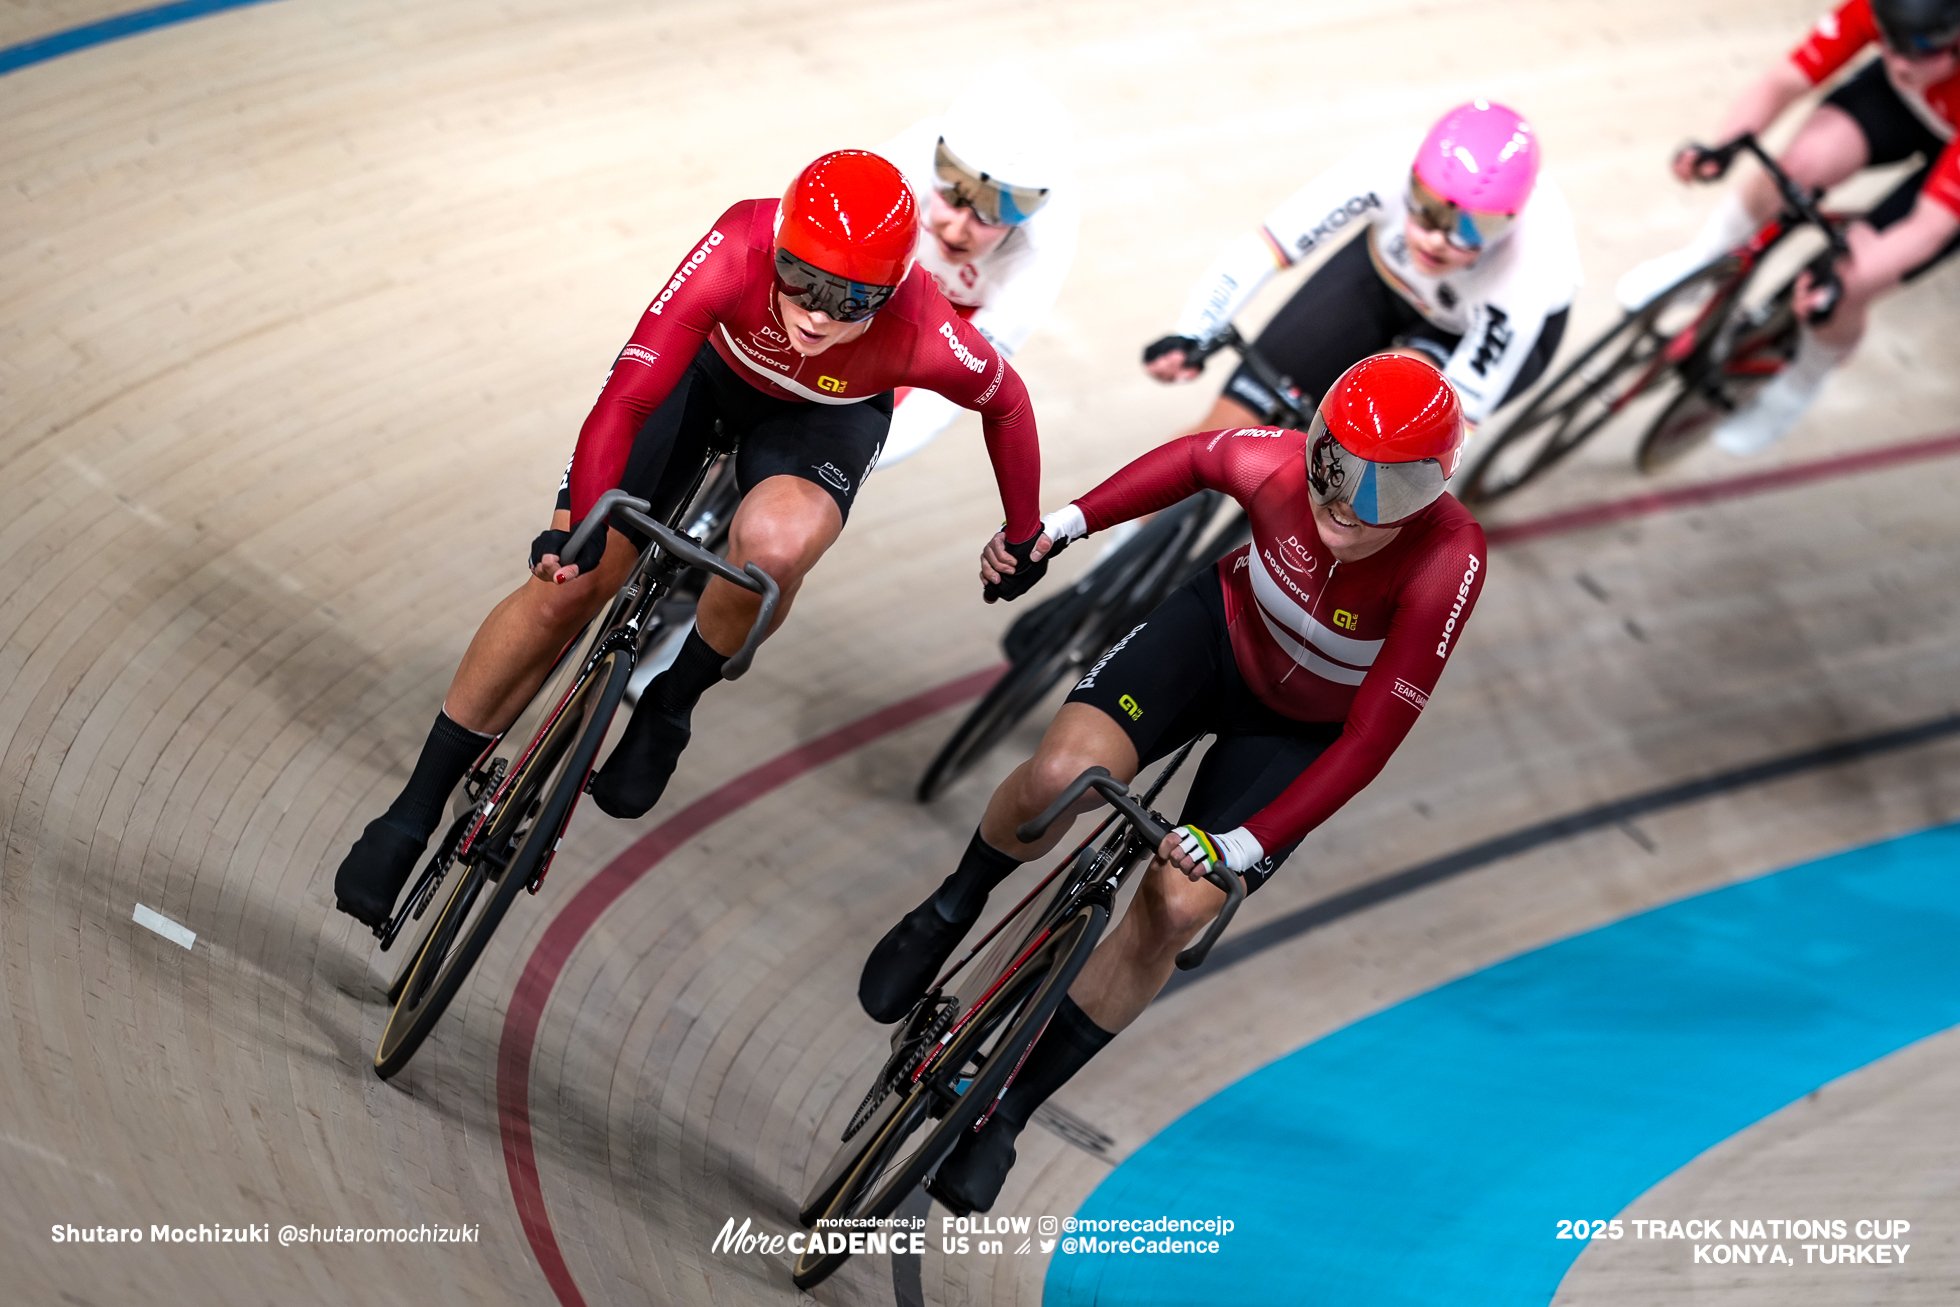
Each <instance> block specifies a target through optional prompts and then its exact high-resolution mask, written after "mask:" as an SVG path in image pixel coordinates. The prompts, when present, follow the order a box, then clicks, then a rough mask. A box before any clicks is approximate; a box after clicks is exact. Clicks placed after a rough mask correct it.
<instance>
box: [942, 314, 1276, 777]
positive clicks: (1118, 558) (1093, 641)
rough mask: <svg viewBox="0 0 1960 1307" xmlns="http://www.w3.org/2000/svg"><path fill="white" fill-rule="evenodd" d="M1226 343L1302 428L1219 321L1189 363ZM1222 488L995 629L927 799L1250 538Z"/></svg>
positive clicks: (1196, 498)
mask: <svg viewBox="0 0 1960 1307" xmlns="http://www.w3.org/2000/svg"><path fill="white" fill-rule="evenodd" d="M1227 347H1229V348H1232V349H1235V350H1237V351H1238V352H1239V354H1240V355H1241V356H1242V357H1243V358H1244V359H1245V362H1246V365H1247V366H1248V367H1249V368H1250V369H1251V371H1252V373H1253V375H1255V376H1256V377H1258V378H1259V380H1260V381H1261V382H1262V383H1264V385H1265V387H1266V389H1267V391H1268V392H1269V393H1271V394H1272V395H1273V396H1274V397H1275V398H1274V400H1273V403H1272V405H1271V406H1270V407H1269V409H1268V410H1267V412H1265V413H1264V414H1262V415H1261V417H1262V420H1263V421H1264V422H1266V424H1267V425H1269V426H1276V427H1290V428H1295V429H1301V430H1304V429H1305V427H1306V425H1307V423H1308V422H1310V421H1311V420H1312V419H1313V409H1312V407H1311V406H1310V405H1308V404H1307V403H1306V401H1305V400H1304V399H1303V398H1302V396H1301V395H1300V391H1299V388H1298V387H1297V386H1295V385H1294V384H1293V382H1292V381H1291V380H1289V379H1288V378H1287V377H1286V376H1285V375H1284V374H1282V373H1281V372H1280V371H1279V370H1278V369H1277V368H1275V367H1273V365H1272V364H1271V363H1270V362H1269V361H1267V359H1266V358H1265V356H1264V355H1262V354H1260V353H1259V352H1258V350H1257V349H1255V348H1254V347H1253V345H1252V344H1251V342H1249V341H1247V340H1246V339H1245V338H1244V337H1243V336H1241V335H1240V334H1239V332H1238V329H1237V328H1236V327H1233V326H1231V325H1230V324H1227V325H1226V327H1225V329H1224V330H1223V331H1221V332H1219V333H1218V334H1217V335H1216V336H1214V337H1213V338H1212V339H1211V340H1210V341H1208V342H1206V344H1205V345H1204V346H1203V347H1202V349H1201V350H1199V351H1194V352H1193V354H1192V355H1191V365H1192V366H1194V367H1196V366H1198V365H1200V364H1202V363H1203V362H1204V360H1205V359H1207V358H1209V357H1211V355H1213V354H1215V353H1216V352H1218V351H1219V350H1221V349H1224V348H1227ZM1224 503H1225V496H1224V495H1221V494H1219V493H1218V492H1217V491H1216V490H1201V491H1199V492H1198V493H1197V494H1195V495H1192V496H1191V497H1190V498H1188V499H1185V500H1184V501H1182V502H1181V503H1178V504H1174V505H1172V506H1171V507H1169V508H1167V509H1165V510H1163V511H1162V512H1160V513H1158V514H1157V515H1156V516H1154V517H1152V518H1151V519H1150V521H1149V522H1147V523H1145V524H1144V525H1143V526H1142V527H1141V528H1139V529H1138V530H1137V531H1136V533H1135V534H1134V535H1132V536H1130V537H1129V538H1128V539H1126V540H1123V541H1121V542H1120V543H1118V544H1117V545H1115V546H1114V547H1113V548H1112V549H1111V550H1110V551H1109V552H1108V554H1107V555H1106V556H1105V557H1104V558H1102V559H1100V560H1099V561H1098V562H1097V563H1096V565H1095V566H1094V567H1092V568H1090V569H1089V570H1088V571H1087V572H1085V573H1083V574H1082V576H1081V578H1080V579H1078V580H1077V581H1076V582H1075V584H1074V585H1072V586H1070V587H1069V588H1068V589H1066V590H1064V591H1062V592H1061V593H1060V594H1057V595H1055V596H1053V597H1052V598H1049V599H1047V600H1044V601H1043V602H1041V603H1039V604H1037V605H1035V606H1034V607H1033V608H1031V609H1029V610H1028V611H1027V612H1026V613H1024V614H1022V615H1021V616H1020V617H1019V618H1017V619H1016V620H1015V622H1014V623H1013V625H1011V626H1009V627H1008V628H1007V632H1006V634H1005V635H1003V636H1002V637H1001V652H1003V653H1004V654H1006V655H1007V664H1008V666H1007V670H1006V671H1005V672H1003V673H1002V674H1001V677H1000V679H999V680H997V681H995V682H994V684H993V686H992V687H991V688H989V689H988V691H987V693H986V694H984V695H983V696H981V699H980V702H979V703H977V704H975V705H974V707H973V709H972V711H971V712H969V713H968V714H967V715H966V718H965V719H964V720H963V721H961V722H960V724H959V725H958V726H956V727H954V728H953V733H952V734H951V735H950V736H948V737H947V739H946V743H945V744H943V745H941V746H940V749H939V752H938V753H937V754H935V755H934V756H933V759H932V761H931V762H930V763H928V764H927V765H926V770H925V774H924V775H923V776H921V777H920V779H919V785H918V790H917V791H916V793H917V797H918V800H919V802H920V803H931V802H932V801H933V800H935V799H937V798H938V797H939V796H940V795H942V794H944V793H945V792H946V791H947V790H948V789H949V788H951V786H952V785H953V783H954V782H955V781H957V780H959V779H960V778H961V777H962V776H964V775H966V774H967V772H969V771H971V770H972V769H973V767H974V765H975V764H976V763H978V762H979V761H980V759H981V758H983V757H985V756H986V755H987V754H988V753H989V752H990V751H992V749H993V748H994V746H995V745H997V744H999V743H1000V742H1001V741H1002V740H1004V739H1006V738H1007V735H1008V733H1009V732H1010V731H1012V730H1013V729H1014V728H1015V727H1016V726H1018V725H1019V724H1020V722H1021V719H1022V718H1024V717H1026V716H1027V715H1028V714H1029V713H1030V712H1033V711H1034V709H1035V707H1036V706H1037V705H1038V704H1040V703H1041V701H1042V700H1043V699H1045V698H1046V697H1047V696H1048V692H1049V691H1050V690H1052V689H1054V688H1055V686H1056V685H1058V684H1060V683H1061V682H1062V681H1063V680H1064V679H1065V678H1067V677H1069V676H1070V675H1072V674H1079V673H1080V672H1081V671H1082V670H1083V669H1084V668H1085V667H1087V666H1088V665H1089V664H1091V663H1093V662H1095V660H1096V659H1098V658H1100V657H1102V655H1103V654H1104V653H1105V652H1107V651H1108V649H1109V647H1110V646H1111V645H1112V644H1115V643H1116V641H1117V640H1119V639H1120V638H1122V636H1123V633H1124V632H1126V631H1128V630H1130V629H1131V628H1132V627H1134V626H1135V625H1136V624H1137V623H1138V622H1140V621H1142V620H1143V619H1144V618H1145V617H1147V616H1149V614H1150V612H1151V610H1152V609H1154V608H1156V607H1157V605H1158V604H1160V603H1162V602H1163V601H1164V599H1165V597H1166V596H1168V595H1169V594H1170V592H1171V591H1173V590H1175V589H1176V588H1177V587H1178V586H1180V585H1182V584H1184V582H1186V581H1188V580H1190V579H1191V577H1192V576H1193V575H1194V574H1196V573H1197V572H1198V571H1200V570H1201V569H1203V568H1206V567H1209V566H1211V565H1212V564H1214V563H1216V562H1217V561H1218V560H1219V559H1220V558H1223V557H1224V556H1225V555H1226V554H1228V553H1230V552H1231V551H1232V550H1234V549H1236V548H1238V547H1239V546H1240V545H1242V544H1244V543H1245V542H1246V541H1247V540H1249V539H1250V538H1251V534H1252V528H1251V524H1250V523H1249V522H1248V521H1247V520H1246V516H1245V514H1244V513H1243V512H1240V511H1239V510H1238V508H1237V507H1236V506H1233V508H1232V511H1231V512H1230V513H1229V514H1228V515H1226V516H1225V517H1224V519H1223V520H1222V521H1215V519H1217V518H1218V517H1219V508H1220V506H1221V505H1223V504H1224Z"/></svg>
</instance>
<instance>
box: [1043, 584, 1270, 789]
mask: <svg viewBox="0 0 1960 1307" xmlns="http://www.w3.org/2000/svg"><path fill="white" fill-rule="evenodd" d="M1221 650H1222V655H1221ZM1221 656H1222V657H1223V658H1224V659H1227V660H1229V659H1230V657H1231V635H1230V633H1229V631H1228V630H1227V628H1226V625H1225V597H1224V592H1223V590H1222V589H1221V588H1220V586H1219V583H1218V569H1216V568H1212V567H1207V568H1205V569H1204V570H1203V571H1201V572H1199V573H1198V574H1197V575H1196V576H1194V577H1192V578H1191V579H1190V580H1189V581H1186V582H1185V583H1184V584H1183V585H1181V586H1179V587H1178V588H1177V589H1175V590H1173V591H1171V593H1170V595H1169V596H1168V597H1167V598H1166V599H1165V600H1164V602H1162V603H1161V604H1158V605H1157V607H1155V608H1154V609H1152V610H1151V612H1150V615H1149V616H1148V617H1146V618H1144V619H1143V620H1142V621H1141V622H1138V623H1137V624H1136V626H1134V627H1133V628H1131V629H1130V631H1129V632H1128V633H1127V634H1126V635H1124V636H1123V637H1122V638H1121V639H1119V640H1118V641H1117V642H1116V643H1115V644H1113V645H1111V646H1110V648H1109V652H1108V653H1106V654H1104V655H1103V656H1102V657H1101V658H1099V659H1097V660H1096V662H1095V663H1094V664H1093V665H1092V666H1091V667H1090V668H1089V671H1088V674H1087V675H1085V676H1084V677H1083V678H1082V679H1081V680H1080V681H1078V682H1077V683H1076V686H1075V688H1074V689H1073V690H1071V691H1069V696H1068V702H1070V703H1086V704H1088V705H1089V706H1090V707H1092V708H1097V709H1100V710H1101V711H1102V712H1103V713H1104V714H1105V715H1106V716H1108V717H1109V719H1110V720H1111V721H1114V722H1115V723H1116V724H1117V725H1118V726H1120V727H1122V728H1123V731H1124V733H1125V734H1127V735H1128V736H1129V737H1130V743H1131V744H1133V745H1135V746H1136V751H1137V761H1138V763H1139V764H1140V765H1147V764H1149V763H1152V762H1155V761H1156V760H1157V759H1159V758H1162V757H1164V756H1165V755H1166V754H1169V753H1171V752H1172V751H1173V750H1175V749H1177V748H1179V747H1181V746H1182V745H1183V744H1184V742H1185V741H1187V740H1190V739H1192V738H1193V737H1195V736H1198V735H1201V734H1203V733H1204V732H1205V731H1208V730H1210V729H1212V727H1211V725H1210V723H1211V720H1212V719H1213V718H1214V717H1216V716H1217V705H1218V702H1219V692H1220V689H1221V681H1220V674H1221V672H1222V671H1223V667H1222V665H1221V662H1220V659H1221Z"/></svg>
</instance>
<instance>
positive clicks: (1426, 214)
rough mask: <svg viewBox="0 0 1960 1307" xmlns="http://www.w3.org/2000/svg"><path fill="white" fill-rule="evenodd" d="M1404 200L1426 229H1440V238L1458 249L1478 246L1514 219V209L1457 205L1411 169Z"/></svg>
mask: <svg viewBox="0 0 1960 1307" xmlns="http://www.w3.org/2000/svg"><path fill="white" fill-rule="evenodd" d="M1408 202H1409V216H1410V217H1412V218H1414V219H1415V220H1416V222H1417V223H1419V224H1420V225H1422V226H1424V227H1427V228H1428V229H1429V230H1430V231H1439V232H1441V233H1443V239H1445V240H1447V241H1448V242H1449V243H1450V244H1451V245H1454V246H1455V247H1456V248H1457V249H1459V250H1480V249H1482V248H1483V247H1484V246H1486V245H1488V244H1489V243H1490V242H1492V241H1494V240H1496V239H1497V238H1498V237H1499V236H1502V235H1503V234H1504V233H1505V232H1507V231H1509V230H1510V229H1511V224H1512V223H1513V222H1516V221H1517V215H1516V214H1515V213H1476V212H1474V211H1472V210H1470V209H1460V208H1458V207H1457V206H1456V204H1455V203H1454V202H1452V201H1450V200H1446V199H1444V198H1443V197H1442V196H1440V195H1438V194H1437V193H1436V192H1434V191H1432V190H1430V189H1429V187H1427V186H1425V185H1424V184H1423V181H1422V178H1420V177H1418V176H1416V175H1415V173H1413V172H1411V173H1410V174H1409V195H1408Z"/></svg>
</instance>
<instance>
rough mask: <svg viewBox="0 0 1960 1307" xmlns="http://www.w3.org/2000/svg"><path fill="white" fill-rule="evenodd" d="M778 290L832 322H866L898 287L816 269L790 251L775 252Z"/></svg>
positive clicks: (806, 310)
mask: <svg viewBox="0 0 1960 1307" xmlns="http://www.w3.org/2000/svg"><path fill="white" fill-rule="evenodd" d="M776 289H777V290H779V291H781V292H782V293H783V294H784V295H785V296H787V297H788V298H789V300H790V301H791V302H792V303H794V304H795V305H796V306H797V307H798V308H800V309H803V310H804V311H805V312H808V313H821V314H824V315H825V316H827V317H828V318H829V319H830V320H831V321H832V322H863V321H864V320H865V319H866V318H868V317H870V316H871V315H872V314H874V313H876V312H877V311H878V310H879V309H882V308H884V307H885V302H886V301H887V300H889V299H891V297H892V292H893V291H895V290H897V289H898V287H896V286H873V285H870V284H868V283H866V282H862V281H851V280H849V279H848V278H844V277H839V276H836V275H835V274H833V273H828V272H825V271H824V270H823V269H822V268H813V267H811V266H810V265H809V264H807V263H805V262H804V261H803V260H801V259H799V258H797V257H796V256H795V255H794V254H791V253H790V252H789V251H788V250H783V249H779V250H777V251H776Z"/></svg>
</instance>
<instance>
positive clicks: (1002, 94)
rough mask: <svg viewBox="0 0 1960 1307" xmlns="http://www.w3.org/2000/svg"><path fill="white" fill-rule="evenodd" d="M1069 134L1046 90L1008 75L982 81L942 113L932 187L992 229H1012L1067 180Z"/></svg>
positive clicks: (1063, 111) (1066, 121)
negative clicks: (944, 115) (972, 213)
mask: <svg viewBox="0 0 1960 1307" xmlns="http://www.w3.org/2000/svg"><path fill="white" fill-rule="evenodd" d="M1073 139H1074V132H1073V131H1072V130H1071V128H1070V125H1069V117H1068V111H1067V110H1066V109H1064V108H1063V107H1062V103H1061V101H1059V100H1057V99H1056V98H1055V97H1054V96H1053V95H1052V94H1050V93H1049V91H1048V90H1047V88H1045V87H1043V86H1042V85H1041V84H1040V83H1038V82H1036V81H1035V80H1034V79H1033V78H1031V77H1029V76H1027V75H1026V74H1024V73H1019V72H1015V71H1012V70H1008V71H1002V72H998V73H994V74H989V75H987V76H984V77H982V78H981V79H980V80H979V81H978V82H975V83H974V84H973V85H972V86H970V87H968V88H967V90H966V91H965V92H964V93H963V94H962V95H961V96H960V97H959V98H958V99H956V100H954V101H953V104H952V107H951V108H949V109H948V110H947V111H946V117H945V119H944V122H943V123H942V125H941V127H940V136H939V142H938V145H937V147H936V149H935V153H934V158H933V174H934V175H933V186H934V188H935V189H937V190H938V191H939V193H940V195H941V196H942V197H944V198H945V200H946V202H947V203H949V204H952V205H954V206H955V207H962V208H970V209H972V210H973V212H974V216H976V217H978V218H979V219H980V220H981V221H982V222H985V223H988V224H991V225H993V226H997V227H999V226H1006V227H1018V226H1020V225H1021V224H1022V223H1024V222H1026V221H1027V220H1028V219H1029V218H1032V217H1033V216H1034V215H1035V213H1036V212H1037V211H1038V210H1039V209H1040V208H1041V207H1042V205H1044V204H1046V203H1047V202H1048V198H1049V196H1050V195H1051V194H1052V193H1053V191H1054V188H1055V186H1056V185H1057V184H1059V183H1063V182H1065V181H1066V180H1067V179H1068V171H1069V167H1068V163H1069V155H1070V146H1071V144H1072V143H1073Z"/></svg>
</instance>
